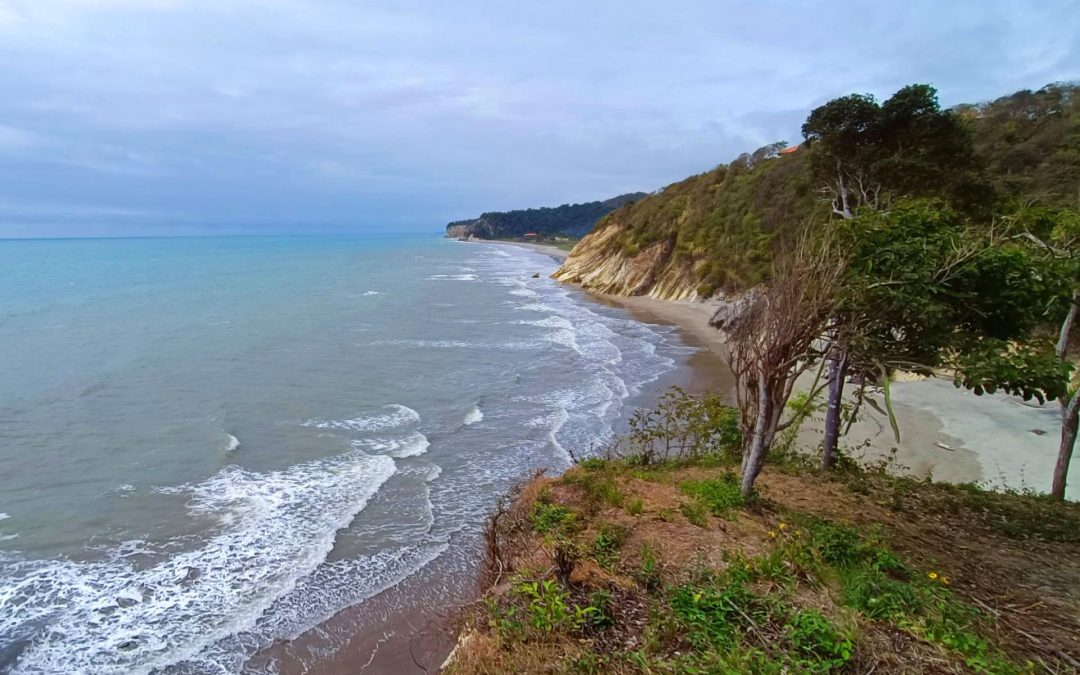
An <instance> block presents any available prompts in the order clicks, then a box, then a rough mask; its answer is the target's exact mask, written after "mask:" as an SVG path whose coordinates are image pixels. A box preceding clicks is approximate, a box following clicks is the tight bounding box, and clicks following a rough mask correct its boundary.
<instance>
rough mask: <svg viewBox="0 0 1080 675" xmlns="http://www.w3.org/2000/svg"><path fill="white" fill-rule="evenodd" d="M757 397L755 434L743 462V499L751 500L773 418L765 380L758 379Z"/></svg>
mask: <svg viewBox="0 0 1080 675" xmlns="http://www.w3.org/2000/svg"><path fill="white" fill-rule="evenodd" d="M757 397H758V402H757V414H756V419H755V420H754V433H753V435H752V436H751V438H750V444H749V445H748V446H747V448H746V452H745V453H744V454H743V461H742V485H741V492H742V496H743V499H749V498H750V495H752V494H753V492H754V481H755V480H757V477H758V474H759V473H761V465H762V464H764V462H765V450H766V448H767V445H766V438H765V436H766V429H767V427H768V426H769V421H770V418H771V417H772V406H771V405H770V400H771V399H770V397H769V391H768V387H767V386H766V384H765V379H764V378H759V379H758V391H757Z"/></svg>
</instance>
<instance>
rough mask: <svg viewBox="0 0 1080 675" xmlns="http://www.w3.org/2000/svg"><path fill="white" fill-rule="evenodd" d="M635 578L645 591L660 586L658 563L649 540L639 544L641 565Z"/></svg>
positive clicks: (653, 589)
mask: <svg viewBox="0 0 1080 675" xmlns="http://www.w3.org/2000/svg"><path fill="white" fill-rule="evenodd" d="M637 580H638V583H640V584H641V585H642V586H643V587H644V588H645V590H647V591H655V590H657V589H659V588H660V563H659V562H658V561H657V559H656V552H655V551H653V547H652V545H651V544H649V542H645V543H644V544H642V545H641V566H640V567H639V568H638V573H637Z"/></svg>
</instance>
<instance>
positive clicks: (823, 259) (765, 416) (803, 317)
mask: <svg viewBox="0 0 1080 675" xmlns="http://www.w3.org/2000/svg"><path fill="white" fill-rule="evenodd" d="M835 261H836V256H835V255H834V254H833V253H832V251H830V250H829V245H828V242H826V243H824V244H818V245H810V244H809V243H804V244H803V245H802V246H800V247H799V248H798V250H797V251H796V253H795V254H794V255H793V256H792V257H791V258H790V259H788V260H786V261H785V262H784V263H783V264H782V265H781V266H780V269H778V270H777V271H776V273H774V281H773V282H772V283H771V284H769V286H767V287H766V288H765V289H764V290H762V291H761V292H759V293H756V294H753V295H752V296H751V297H750V298H748V300H747V301H746V302H745V303H744V306H743V308H742V311H740V312H737V313H736V314H735V315H734V316H733V317H731V318H730V320H728V321H725V322H722V323H721V324H720V325H719V326H718V327H719V328H720V329H721V330H723V331H724V332H725V333H726V334H727V338H728V351H729V357H728V365H729V366H730V368H731V371H732V373H734V375H735V381H736V387H735V391H736V401H737V404H738V407H739V413H740V430H741V437H742V467H741V471H742V480H741V492H742V495H743V497H744V498H748V497H750V495H751V494H752V492H753V488H754V481H755V480H756V479H757V476H758V474H759V473H760V472H761V467H762V465H763V464H764V462H765V457H766V455H767V454H768V451H769V449H770V447H771V446H772V442H773V439H774V438H775V436H776V433H777V432H778V431H780V430H782V429H783V428H784V425H782V424H781V422H780V417H781V415H782V414H783V412H784V408H785V406H786V405H787V402H788V399H789V398H790V397H791V391H792V388H793V387H794V386H795V380H796V379H797V378H798V377H799V375H800V374H802V373H803V372H805V371H806V370H807V369H808V368H810V367H811V366H812V365H813V364H814V363H815V362H816V361H817V360H818V359H819V358H820V356H821V354H820V351H819V345H818V343H819V340H820V337H821V335H822V332H823V331H824V329H825V326H826V324H827V321H828V319H829V317H830V316H831V315H832V313H833V308H834V303H835V298H836V297H837V289H838V284H839V282H840V279H841V275H842V269H843V266H842V265H831V264H828V263H830V262H835Z"/></svg>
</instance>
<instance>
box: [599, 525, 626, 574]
mask: <svg viewBox="0 0 1080 675" xmlns="http://www.w3.org/2000/svg"><path fill="white" fill-rule="evenodd" d="M629 535H630V531H629V530H627V529H626V527H625V526H623V525H619V524H617V523H604V524H602V525H601V526H600V532H599V533H597V535H596V539H595V540H594V541H593V557H594V558H595V559H596V562H597V563H599V564H600V566H601V567H612V566H613V565H614V564H615V563H616V562H617V561H618V559H619V549H621V548H622V545H623V543H625V542H626V538H627V537H628V536H629Z"/></svg>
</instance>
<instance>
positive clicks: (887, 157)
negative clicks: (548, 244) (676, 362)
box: [579, 84, 1080, 296]
mask: <svg viewBox="0 0 1080 675" xmlns="http://www.w3.org/2000/svg"><path fill="white" fill-rule="evenodd" d="M920 88H924V89H928V90H929V91H930V92H931V93H933V90H932V89H930V88H928V87H925V85H913V86H912V87H907V88H905V89H904V90H901V91H900V92H898V93H897V95H896V96H894V97H892V98H891V99H890V100H889V101H886V102H885V103H884V104H882V105H881V106H877V104H876V102H873V100H872V99H871V98H870V97H865V96H851V97H844V98H842V99H837V101H836V102H845V101H847V103H851V104H852V105H849V106H847V108H846V110H845V112H846V113H847V114H857V112H858V111H857V110H855V109H856V108H862V109H863V114H877V115H879V116H880V119H881V121H880V123H879V129H880V131H881V133H880V134H878V138H877V139H876V141H875V142H874V143H873V144H870V145H868V146H866V147H865V148H864V149H865V150H866V151H867V153H869V154H870V156H868V157H865V159H866V163H867V164H868V165H869V164H872V163H875V162H876V166H875V167H874V169H875V171H877V173H878V174H881V175H886V176H892V177H895V178H896V179H897V180H896V181H894V182H893V183H892V184H888V185H886V187H887V188H888V190H889V191H890V193H891V196H892V197H893V198H899V197H903V196H920V197H926V196H947V197H948V198H949V199H950V201H952V202H953V203H954V206H956V207H957V208H959V209H961V210H962V211H964V212H965V213H969V214H982V216H984V217H985V216H987V215H988V214H992V213H997V214H1000V213H1006V212H1010V211H1012V210H1015V208H1016V207H1017V206H1018V205H1019V204H1021V203H1025V204H1028V205H1030V204H1031V203H1032V202H1033V201H1034V202H1037V203H1038V204H1040V205H1043V206H1059V207H1073V208H1075V207H1076V206H1077V205H1078V199H1080V192H1078V189H1080V96H1078V95H1077V93H1078V92H1080V86H1077V85H1072V84H1058V85H1050V86H1047V87H1044V88H1043V89H1040V90H1039V91H1037V92H1031V91H1021V92H1018V93H1016V94H1013V95H1011V96H1006V97H1003V98H1000V99H998V100H995V101H993V102H989V103H983V104H977V105H962V106H958V107H956V108H954V109H952V110H949V111H942V112H941V114H938V115H923V114H922V113H923V112H925V111H922V110H917V109H905V107H904V106H903V103H904V99H905V98H909V97H907V96H902V94H905V92H909V91H915V92H916V93H918V90H919V89H920ZM923 93H925V92H923ZM910 98H911V99H913V100H914V101H916V102H917V101H918V100H919V97H918V96H913V97H910ZM848 99H850V100H848ZM836 102H834V103H836ZM857 102H862V103H863V104H864V105H863V106H855V105H854V103H857ZM890 104H892V105H890ZM935 105H936V103H935ZM825 107H826V106H822V108H825ZM875 107H876V109H877V110H878V111H879V112H878V113H875V112H874V109H875ZM909 108H910V106H909ZM900 113H903V115H907V119H911V118H913V117H915V118H917V117H919V116H920V115H921V116H922V117H924V118H926V119H931V120H934V122H933V124H927V125H924V126H923V127H921V128H919V129H916V130H914V131H916V132H918V133H920V134H923V133H925V132H926V131H927V129H933V130H934V133H937V134H939V137H941V138H948V139H949V142H947V143H946V142H941V143H938V144H937V145H936V146H933V147H935V148H936V150H935V153H936V154H932V155H926V156H920V157H915V158H913V157H911V156H910V153H906V152H905V151H904V148H910V147H911V144H910V143H907V142H906V141H905V140H904V139H905V134H908V135H910V134H911V133H912V132H913V130H912V129H909V128H907V127H906V126H905V125H904V124H903V123H896V119H895V118H898V117H899V118H900V119H904V117H903V115H901V114H900ZM890 115H892V117H893V119H891V120H890ZM812 121H813V120H808V123H810V122H812ZM818 121H819V122H821V121H822V120H818ZM825 121H827V120H825ZM890 122H892V123H891V124H890ZM950 130H952V131H950ZM808 138H810V139H811V140H813V139H814V134H812V133H811V134H809V135H808ZM957 144H961V145H966V146H967V147H966V148H959V149H958V148H956V147H954V146H955V145H957ZM783 147H784V146H783V144H775V145H770V146H765V147H763V148H761V149H759V150H758V151H756V152H754V153H752V154H744V155H741V156H740V157H739V158H738V159H736V160H735V161H733V162H731V163H730V164H722V165H720V166H718V167H716V168H715V169H713V170H712V171H708V172H706V173H703V174H700V175H697V176H693V177H691V178H688V179H686V180H683V181H680V182H678V183H675V184H673V185H670V186H668V187H666V188H664V189H663V190H661V191H659V192H658V193H656V194H653V195H650V196H649V197H647V198H645V199H642V200H640V201H637V202H635V203H634V204H631V205H629V206H626V207H624V208H622V209H619V210H618V211H615V212H614V213H612V214H610V215H609V216H607V217H605V218H603V219H602V220H601V221H600V222H598V223H597V226H596V229H595V231H596V232H600V231H602V230H610V232H609V233H608V234H609V235H611V236H607V237H604V238H603V242H604V243H603V250H602V251H590V250H589V249H590V244H591V242H590V237H586V239H585V240H583V242H582V246H581V247H580V249H579V251H580V253H581V254H582V255H585V254H586V253H591V254H593V255H595V256H597V257H600V256H608V257H610V256H616V255H622V256H627V257H632V256H635V255H637V254H639V253H641V252H642V251H645V250H647V249H649V248H650V247H654V246H657V245H662V246H663V247H664V248H665V250H666V251H669V252H670V253H669V255H667V256H665V257H664V258H663V259H662V260H660V261H659V264H661V265H666V266H673V267H678V268H679V269H680V270H683V271H685V277H686V278H687V279H689V280H690V282H691V283H693V284H694V285H695V286H696V289H695V290H696V291H697V293H698V294H699V295H703V296H707V295H711V294H712V293H714V292H716V291H720V290H726V291H739V290H745V289H747V288H750V287H752V286H754V285H756V284H757V283H760V282H761V281H764V280H765V279H767V278H768V276H769V274H770V269H771V265H772V262H773V260H774V259H775V257H776V256H777V254H779V253H783V252H785V251H789V250H790V249H791V247H792V245H793V244H794V242H795V241H796V240H797V239H798V235H799V234H800V233H801V232H802V231H803V230H805V229H806V228H807V227H808V226H811V225H813V224H815V223H816V224H823V223H824V222H826V221H827V220H829V219H830V218H831V217H834V216H833V214H832V213H831V212H832V208H831V206H830V202H831V198H832V196H833V195H832V194H830V193H829V191H828V185H827V182H825V181H823V180H822V177H821V171H820V169H821V166H822V164H823V163H824V162H823V160H824V159H827V158H825V157H824V153H821V152H818V151H817V149H816V148H815V147H814V143H813V142H811V143H809V144H807V145H803V146H802V147H800V148H799V149H798V150H797V151H795V152H791V153H784V154H781V153H779V150H780V149H781V148H783ZM874 153H877V154H876V155H874ZM934 162H937V164H936V165H935V164H934ZM920 164H921V165H922V167H923V168H927V167H929V168H931V169H933V170H928V171H922V172H920V171H918V169H919V168H920ZM916 176H918V177H920V178H921V180H914V179H913V180H900V179H902V178H913V177H916ZM945 187H948V188H949V189H948V190H945V189H944V188H945ZM637 292H640V289H637Z"/></svg>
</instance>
